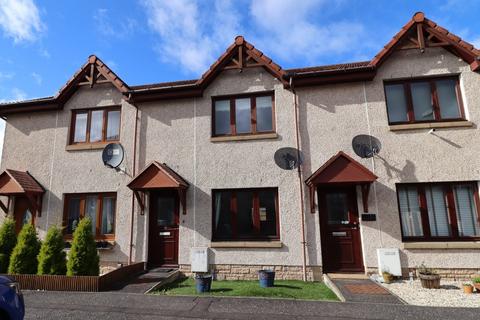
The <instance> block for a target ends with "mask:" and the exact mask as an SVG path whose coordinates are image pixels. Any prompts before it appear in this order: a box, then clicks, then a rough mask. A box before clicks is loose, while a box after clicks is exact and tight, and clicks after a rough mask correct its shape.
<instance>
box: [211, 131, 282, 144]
mask: <svg viewBox="0 0 480 320" xmlns="http://www.w3.org/2000/svg"><path fill="white" fill-rule="evenodd" d="M277 138H278V134H277V133H276V132H272V133H259V134H251V135H244V136H222V137H211V138H210V141H211V142H225V141H246V140H263V139H277Z"/></svg>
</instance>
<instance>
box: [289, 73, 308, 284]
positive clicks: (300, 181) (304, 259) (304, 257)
mask: <svg viewBox="0 0 480 320" xmlns="http://www.w3.org/2000/svg"><path fill="white" fill-rule="evenodd" d="M290 88H291V89H292V93H293V108H294V112H295V139H296V147H297V159H299V160H300V155H301V153H300V128H299V125H298V105H297V93H296V92H295V89H294V88H293V76H290ZM297 173H298V185H299V187H300V221H301V225H302V228H301V230H302V269H303V270H302V271H303V274H302V277H303V281H307V242H306V241H305V209H304V205H303V201H304V191H303V178H302V164H301V163H299V164H298V166H297Z"/></svg>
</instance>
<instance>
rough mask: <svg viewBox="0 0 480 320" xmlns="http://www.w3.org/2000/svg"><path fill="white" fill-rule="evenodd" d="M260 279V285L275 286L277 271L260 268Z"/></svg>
mask: <svg viewBox="0 0 480 320" xmlns="http://www.w3.org/2000/svg"><path fill="white" fill-rule="evenodd" d="M258 280H259V283H260V287H262V288H270V287H273V285H274V281H275V271H273V270H258Z"/></svg>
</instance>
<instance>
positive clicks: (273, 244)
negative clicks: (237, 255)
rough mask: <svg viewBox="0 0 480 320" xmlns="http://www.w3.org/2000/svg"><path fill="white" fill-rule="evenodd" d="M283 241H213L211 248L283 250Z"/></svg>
mask: <svg viewBox="0 0 480 320" xmlns="http://www.w3.org/2000/svg"><path fill="white" fill-rule="evenodd" d="M281 247H283V244H282V242H281V241H212V242H211V243H210V248H281Z"/></svg>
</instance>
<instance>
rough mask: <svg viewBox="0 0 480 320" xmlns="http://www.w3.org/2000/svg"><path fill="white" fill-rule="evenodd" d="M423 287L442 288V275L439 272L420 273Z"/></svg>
mask: <svg viewBox="0 0 480 320" xmlns="http://www.w3.org/2000/svg"><path fill="white" fill-rule="evenodd" d="M418 276H419V277H420V281H421V282H422V287H423V288H426V289H440V275H438V274H421V273H420V274H419V275H418Z"/></svg>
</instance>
